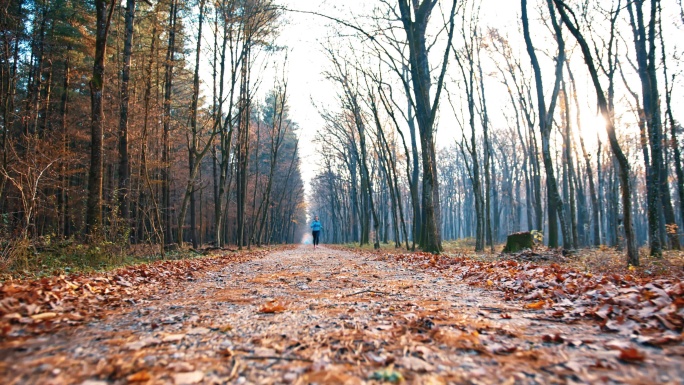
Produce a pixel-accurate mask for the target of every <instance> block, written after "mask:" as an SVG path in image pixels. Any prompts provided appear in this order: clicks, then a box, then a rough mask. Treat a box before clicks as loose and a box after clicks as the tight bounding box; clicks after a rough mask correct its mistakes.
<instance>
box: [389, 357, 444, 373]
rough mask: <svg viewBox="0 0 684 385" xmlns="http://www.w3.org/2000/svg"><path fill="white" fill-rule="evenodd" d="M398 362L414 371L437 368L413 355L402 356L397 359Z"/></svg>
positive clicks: (421, 371)
mask: <svg viewBox="0 0 684 385" xmlns="http://www.w3.org/2000/svg"><path fill="white" fill-rule="evenodd" d="M396 363H397V365H399V366H403V367H405V368H406V369H408V370H411V371H414V372H420V373H424V372H431V371H433V370H435V368H434V367H433V366H432V365H430V364H429V363H427V362H425V361H423V360H421V359H420V358H417V357H413V356H406V357H401V358H399V359H398V360H397V361H396Z"/></svg>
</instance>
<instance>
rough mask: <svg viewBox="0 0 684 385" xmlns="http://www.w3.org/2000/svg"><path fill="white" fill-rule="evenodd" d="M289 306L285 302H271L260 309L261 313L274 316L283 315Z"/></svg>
mask: <svg viewBox="0 0 684 385" xmlns="http://www.w3.org/2000/svg"><path fill="white" fill-rule="evenodd" d="M288 305H289V304H288V303H287V302H284V301H278V300H273V301H269V302H267V303H265V304H263V305H261V307H260V308H259V313H265V314H274V313H282V312H284V311H285V310H287V306H288Z"/></svg>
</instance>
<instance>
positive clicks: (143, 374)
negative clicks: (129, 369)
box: [126, 370, 152, 382]
mask: <svg viewBox="0 0 684 385" xmlns="http://www.w3.org/2000/svg"><path fill="white" fill-rule="evenodd" d="M151 378H152V376H150V373H148V372H147V370H142V371H140V372H138V373H134V374H131V375H130V376H128V377H126V380H128V382H144V381H149V380H150V379H151Z"/></svg>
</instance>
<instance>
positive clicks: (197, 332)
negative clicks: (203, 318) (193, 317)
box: [187, 327, 211, 336]
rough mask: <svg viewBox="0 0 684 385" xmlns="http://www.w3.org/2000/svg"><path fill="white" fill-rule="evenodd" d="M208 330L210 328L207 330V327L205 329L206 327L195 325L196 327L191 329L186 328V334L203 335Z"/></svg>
mask: <svg viewBox="0 0 684 385" xmlns="http://www.w3.org/2000/svg"><path fill="white" fill-rule="evenodd" d="M210 331H211V330H209V329H207V328H203V327H196V328H192V329H190V330H188V333H187V334H188V335H189V336H201V335H204V334H207V333H209V332H210Z"/></svg>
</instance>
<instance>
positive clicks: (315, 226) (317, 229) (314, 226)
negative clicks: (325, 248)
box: [311, 215, 323, 249]
mask: <svg viewBox="0 0 684 385" xmlns="http://www.w3.org/2000/svg"><path fill="white" fill-rule="evenodd" d="M322 228H323V226H322V225H321V222H319V221H318V215H316V216H315V217H314V221H313V222H312V223H311V235H313V244H314V249H316V246H318V238H319V236H320V235H321V229H322Z"/></svg>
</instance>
